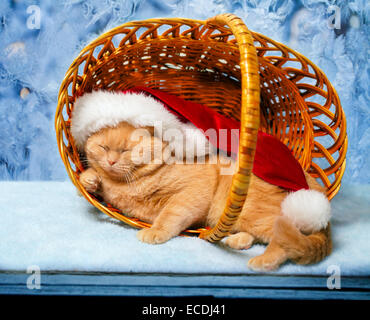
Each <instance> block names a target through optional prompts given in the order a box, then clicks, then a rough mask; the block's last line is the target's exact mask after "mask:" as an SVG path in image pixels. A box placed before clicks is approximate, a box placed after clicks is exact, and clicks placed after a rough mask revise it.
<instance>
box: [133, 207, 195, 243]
mask: <svg viewBox="0 0 370 320" xmlns="http://www.w3.org/2000/svg"><path fill="white" fill-rule="evenodd" d="M192 209H194V208H184V207H180V206H167V207H165V208H164V209H163V210H162V211H161V212H160V214H159V215H158V217H157V218H156V219H155V220H154V223H153V225H152V226H151V228H149V229H142V230H140V231H139V232H138V233H137V237H138V239H139V240H141V241H143V242H146V243H151V244H159V243H163V242H166V241H168V240H170V239H171V238H173V237H175V236H177V235H179V234H180V233H181V232H182V231H183V230H185V229H187V228H189V227H190V226H191V225H193V224H194V223H196V222H199V214H200V213H199V214H196V213H195V212H194V211H197V210H195V209H194V211H192Z"/></svg>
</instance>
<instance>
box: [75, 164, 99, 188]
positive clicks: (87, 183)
mask: <svg viewBox="0 0 370 320" xmlns="http://www.w3.org/2000/svg"><path fill="white" fill-rule="evenodd" d="M79 180H80V182H81V184H82V185H83V187H84V188H85V189H86V191H88V192H96V191H97V190H98V189H99V187H100V182H101V179H100V177H99V175H98V173H97V172H96V171H95V170H94V169H93V168H88V169H86V170H85V171H83V172H82V173H81V174H80V178H79Z"/></svg>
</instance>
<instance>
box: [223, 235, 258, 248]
mask: <svg viewBox="0 0 370 320" xmlns="http://www.w3.org/2000/svg"><path fill="white" fill-rule="evenodd" d="M253 241H254V237H253V236H252V235H251V234H249V233H248V232H238V233H235V234H232V235H230V236H229V237H227V239H226V241H225V244H226V245H227V246H229V247H230V248H233V249H237V250H242V249H249V248H250V247H251V245H252V244H253Z"/></svg>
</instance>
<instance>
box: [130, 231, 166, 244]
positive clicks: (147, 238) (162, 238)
mask: <svg viewBox="0 0 370 320" xmlns="http://www.w3.org/2000/svg"><path fill="white" fill-rule="evenodd" d="M137 237H138V239H139V240H140V241H142V242H146V243H150V244H159V243H163V242H166V241H168V240H170V239H171V238H172V236H171V235H170V234H169V233H168V232H167V231H163V230H160V229H156V228H149V229H142V230H140V231H139V232H138V233H137Z"/></svg>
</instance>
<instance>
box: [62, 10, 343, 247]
mask: <svg viewBox="0 0 370 320" xmlns="http://www.w3.org/2000/svg"><path fill="white" fill-rule="evenodd" d="M133 86H146V87H150V88H155V89H160V90H163V91H166V92H169V93H172V94H176V95H178V96H180V97H182V98H184V99H188V100H193V101H195V102H198V103H201V104H205V105H207V106H209V107H211V108H213V109H215V110H217V111H218V112H220V113H223V114H225V115H227V116H229V117H232V118H235V119H238V120H240V121H241V130H240V148H239V168H238V169H237V171H236V173H235V174H234V176H233V180H232V186H231V189H230V193H229V196H228V200H227V203H226V207H225V209H224V213H223V214H222V216H221V218H220V220H219V222H218V223H217V225H216V227H214V228H213V229H209V228H205V229H197V230H187V231H186V232H187V233H192V234H200V236H201V237H202V238H205V239H207V240H210V241H217V240H220V239H221V238H223V237H224V236H225V235H227V233H228V231H229V230H230V229H231V226H232V225H233V223H234V222H235V221H236V219H237V217H238V215H239V213H240V211H241V209H242V206H243V203H244V201H245V199H246V196H247V192H248V186H249V181H250V174H251V170H252V164H253V158H254V150H255V145H256V137H257V131H258V129H259V128H261V129H262V130H263V131H265V132H268V133H270V134H272V135H274V136H276V137H277V138H278V139H280V140H281V141H283V142H284V143H285V144H286V145H287V146H288V147H289V148H290V149H291V151H292V152H293V154H294V155H295V157H296V158H297V159H298V161H299V162H300V164H301V165H302V166H303V168H304V169H306V170H308V171H309V172H310V174H311V175H312V176H314V177H316V178H318V179H319V180H321V182H322V184H323V185H324V186H326V187H327V190H328V191H327V195H328V197H329V199H331V198H333V197H334V196H335V194H336V193H337V192H338V190H339V188H340V181H341V178H342V176H343V173H344V169H345V155H346V150H347V136H346V120H345V116H344V113H343V110H342V108H341V105H340V101H339V98H338V95H337V93H336V92H335V89H334V88H333V87H332V85H331V84H330V82H329V81H328V79H327V78H326V76H325V75H324V74H323V72H322V71H321V70H320V69H319V68H318V67H316V66H315V65H314V64H313V63H312V62H310V61H309V60H308V59H307V58H305V57H304V56H302V55H301V54H299V53H297V52H295V51H293V50H292V49H290V48H288V47H286V46H284V45H283V44H280V43H278V42H275V41H273V40H271V39H269V38H267V37H265V36H264V35H261V34H259V33H255V32H251V31H249V30H248V29H247V27H246V26H245V24H244V23H243V21H242V20H241V19H239V18H238V17H236V16H234V15H232V14H222V15H218V16H216V17H214V18H211V19H208V20H207V21H199V20H190V19H178V18H176V19H151V20H145V21H135V22H129V23H125V24H123V25H122V26H119V27H117V28H114V29H112V30H111V31H109V32H107V33H105V34H103V35H102V36H100V37H99V38H97V39H96V40H94V41H93V42H92V43H90V44H89V45H88V46H86V47H85V48H84V49H83V50H82V51H81V53H80V54H79V55H78V57H77V58H76V59H75V60H74V62H73V63H72V65H71V66H70V68H69V69H68V71H67V73H66V76H65V78H64V80H63V82H62V85H61V88H60V91H59V97H58V107H57V111H56V118H55V128H56V134H57V141H58V146H59V151H60V154H61V157H62V159H63V162H64V164H65V166H66V168H67V171H68V174H69V176H70V178H71V180H72V182H73V183H74V184H75V186H76V187H77V188H78V189H79V191H80V192H81V193H82V194H83V196H85V197H86V199H87V200H88V201H89V202H90V203H91V204H93V205H94V206H96V207H97V208H98V209H100V210H101V211H103V212H104V213H106V214H107V215H109V216H111V217H113V218H117V219H119V220H121V221H124V222H125V223H128V224H129V225H132V226H135V227H139V228H142V227H150V225H149V224H147V223H144V222H142V221H139V220H137V219H133V218H129V217H126V216H125V215H124V214H123V213H121V212H119V210H117V209H115V208H113V207H112V206H111V205H109V204H105V203H104V202H101V201H99V199H96V198H95V197H94V196H93V195H91V194H89V193H88V192H87V191H86V190H85V189H84V188H83V187H82V185H81V184H80V182H79V180H78V177H79V174H80V172H81V171H83V170H84V168H83V165H82V163H81V161H80V156H81V155H80V154H78V152H77V150H76V147H75V144H74V141H73V138H72V136H71V133H70V121H71V111H72V109H73V103H74V101H75V98H76V96H77V95H78V94H82V93H83V92H89V91H92V90H97V89H108V90H123V89H128V88H130V87H133Z"/></svg>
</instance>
